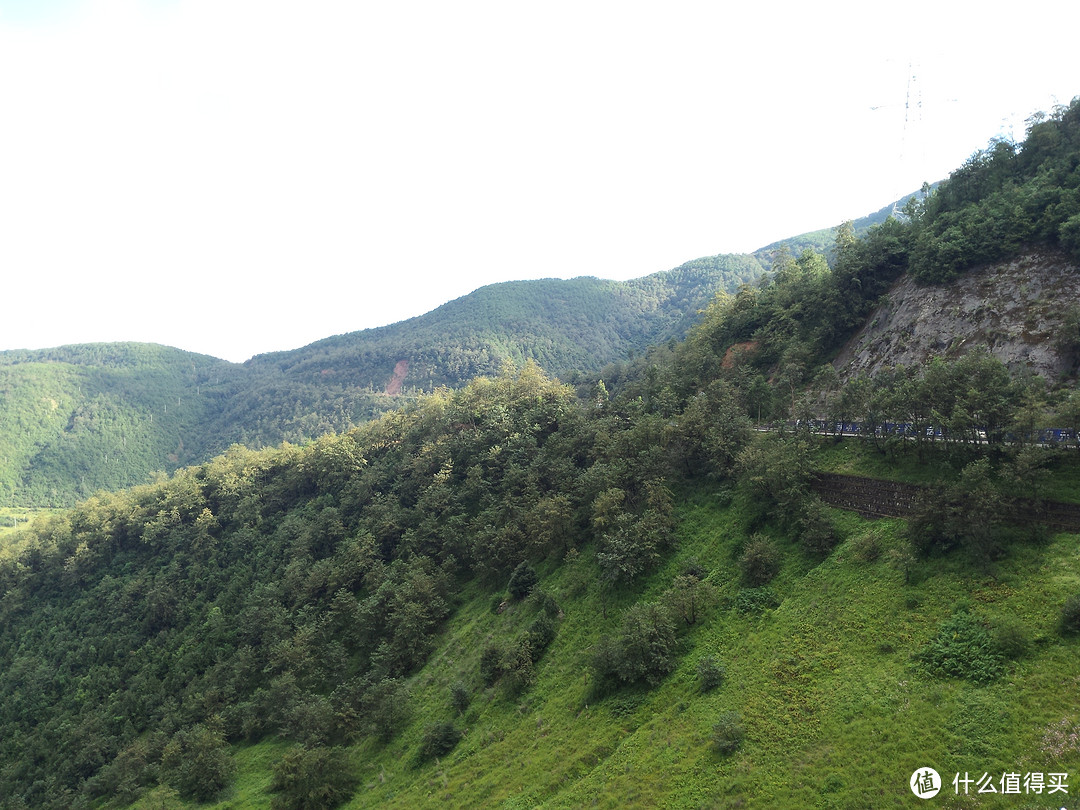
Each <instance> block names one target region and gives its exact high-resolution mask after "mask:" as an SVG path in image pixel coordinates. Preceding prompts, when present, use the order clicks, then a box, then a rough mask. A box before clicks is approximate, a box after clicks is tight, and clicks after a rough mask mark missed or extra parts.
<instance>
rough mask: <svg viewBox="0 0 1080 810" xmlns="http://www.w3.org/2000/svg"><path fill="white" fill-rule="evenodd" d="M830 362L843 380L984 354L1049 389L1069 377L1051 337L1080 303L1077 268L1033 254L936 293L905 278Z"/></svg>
mask: <svg viewBox="0 0 1080 810" xmlns="http://www.w3.org/2000/svg"><path fill="white" fill-rule="evenodd" d="M886 299H887V300H886V302H885V303H884V304H883V305H882V306H880V307H878V309H877V310H875V312H874V314H873V315H871V316H870V318H869V319H868V320H867V323H866V325H865V326H864V327H863V328H862V329H861V330H859V332H858V333H857V334H856V335H855V336H854V337H853V338H852V339H851V340H850V341H849V342H848V344H847V345H846V346H845V347H844V348H843V349H842V350H841V352H840V354H839V355H837V357H836V360H834V361H833V364H834V366H835V367H836V369H837V371H838V372H840V376H841V377H842V378H843V379H845V380H846V379H849V378H851V377H854V376H857V375H859V374H870V375H872V374H876V373H877V372H879V371H881V370H883V369H887V368H890V367H893V366H912V365H921V364H923V363H925V362H926V361H928V360H929V359H931V358H932V357H948V358H951V357H958V356H959V355H961V354H964V353H965V352H968V351H970V350H971V349H972V348H975V347H977V346H981V347H985V348H986V349H987V350H988V351H990V353H991V354H993V355H994V356H995V357H997V358H998V359H999V360H1001V361H1002V362H1003V363H1005V364H1006V365H1007V366H1008V367H1009V368H1010V370H1012V371H1013V372H1014V373H1015V372H1017V371H1021V370H1023V369H1024V368H1027V369H1028V370H1029V371H1030V372H1031V373H1033V374H1039V375H1042V376H1043V377H1044V378H1046V380H1047V381H1048V382H1053V381H1055V380H1057V379H1059V378H1060V377H1061V376H1062V375H1065V374H1067V373H1070V371H1071V364H1072V361H1071V359H1070V358H1069V357H1068V356H1066V355H1065V354H1063V352H1062V351H1061V350H1060V349H1059V348H1058V347H1057V346H1056V345H1055V340H1054V337H1055V335H1056V334H1057V332H1058V330H1059V328H1060V327H1061V324H1062V321H1063V319H1064V315H1065V312H1066V310H1067V309H1068V307H1069V306H1070V305H1072V304H1077V303H1080V268H1078V267H1077V266H1076V264H1075V263H1072V262H1070V260H1069V259H1068V258H1067V257H1066V256H1064V255H1063V254H1061V253H1056V252H1048V251H1032V252H1029V253H1026V254H1024V255H1023V256H1021V257H1019V258H1017V259H1014V260H1013V261H1010V262H1007V263H1002V264H995V265H991V266H988V267H984V268H982V269H979V270H973V271H971V272H970V273H967V274H965V275H964V276H962V277H960V278H958V279H956V280H954V281H952V282H950V283H948V284H943V285H940V286H927V287H923V286H919V285H918V284H916V283H915V282H914V281H913V280H912V279H911V278H909V277H907V276H905V277H904V278H902V279H901V280H900V281H898V282H897V283H896V284H895V285H893V287H892V289H891V290H890V291H889V293H888V295H887V296H886Z"/></svg>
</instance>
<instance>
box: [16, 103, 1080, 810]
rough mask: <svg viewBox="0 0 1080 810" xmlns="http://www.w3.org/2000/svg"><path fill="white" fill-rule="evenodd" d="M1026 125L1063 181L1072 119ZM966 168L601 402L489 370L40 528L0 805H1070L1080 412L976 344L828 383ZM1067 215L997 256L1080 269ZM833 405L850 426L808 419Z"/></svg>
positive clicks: (27, 534) (652, 362) (1077, 754)
mask: <svg viewBox="0 0 1080 810" xmlns="http://www.w3.org/2000/svg"><path fill="white" fill-rule="evenodd" d="M1032 139H1035V142H1036V144H1042V143H1044V142H1050V141H1052V142H1053V143H1054V144H1056V146H1055V148H1054V149H1047V150H1044V151H1043V152H1042V153H1041V154H1043V157H1044V160H1045V162H1046V163H1047V164H1048V165H1049V166H1060V165H1068V163H1069V160H1070V158H1069V155H1072V156H1073V158H1072V160H1073V164H1072V165H1073V166H1076V165H1077V164H1078V162H1080V161H1077V160H1076V158H1077V157H1078V156H1080V102H1077V103H1074V104H1073V105H1072V106H1071V107H1069V108H1064V109H1061V110H1057V111H1055V112H1054V114H1053V115H1052V116H1050V117H1048V118H1047V119H1046V120H1044V121H1040V122H1036V123H1035V124H1034V125H1033V127H1032V131H1031V133H1030V134H1029V141H1031V140H1032ZM992 149H994V150H997V149H998V146H996V145H995V146H993V147H992ZM1034 149H1036V146H1035V145H1029V142H1025V144H1023V145H1021V146H1020V147H1019V148H1017V149H1014V150H1013V153H1014V156H1015V157H1016V160H1018V161H1021V162H1023V161H1027V160H1028V159H1027V158H1023V157H1022V156H1023V155H1024V154H1025V152H1028V153H1029V154H1032V153H1033V152H1032V150H1034ZM970 163H971V165H979V166H982V165H984V163H985V165H995V164H991V163H987V162H985V161H983V159H982V158H979V157H978V156H977V157H976V158H973V160H972V161H971V162H970ZM1025 165H1026V164H1025ZM1024 171H1031V172H1034V173H1033V174H1032V176H1033V177H1041V176H1042V174H1041V172H1042V171H1044V170H1042V169H1040V168H1039V167H1038V166H1036V167H1034V168H1032V167H1031V166H1026V168H1025V169H1024ZM1046 171H1049V169H1048V170H1046ZM1023 176H1024V175H1023V173H1020V174H1017V175H1015V176H1014V180H1013V181H1012V183H1011V184H1010V183H1008V182H1006V183H1004V184H1003V185H1001V186H1000V187H999V186H995V185H994V184H993V183H989V182H988V183H987V184H985V185H984V186H983V188H984V191H985V193H986V194H987V195H990V196H991V197H992V196H993V195H994V194H997V193H998V192H1001V193H1002V194H1006V193H1012V192H1011V191H1008V192H1006V189H1012V188H1014V187H1020V186H1023V185H1024V184H1025V183H1026V182H1027V181H1024V180H1023V179H1022V178H1023ZM1070 176H1071V175H1069V174H1068V173H1066V174H1065V175H1063V178H1064V179H1063V183H1065V185H1063V186H1062V189H1064V190H1063V191H1062V192H1061V194H1059V195H1058V196H1057V198H1056V199H1058V200H1059V201H1060V200H1065V199H1066V198H1067V197H1068V195H1067V193H1066V192H1067V191H1068V189H1069V188H1070V187H1069V186H1068V185H1067V182H1066V181H1068V179H1069V177H1070ZM958 177H959V178H960V180H958V181H957V182H961V183H967V182H968V181H969V179H970V178H969V174H968V170H967V168H965V169H963V170H962V171H961V172H960V173H959V174H958ZM952 182H953V178H950V180H949V181H946V182H945V183H944V184H942V186H941V187H940V188H939V189H938V190H936V191H934V192H933V193H932V194H931V195H930V196H929V197H927V198H926V200H925V201H924V202H922V203H913V204H912V205H910V206H909V208H908V215H907V217H906V218H905V219H904V220H902V221H901V220H896V219H890V220H887V221H886V222H885V223H883V224H882V225H880V226H878V227H876V228H872V229H870V231H869V232H868V233H867V235H866V236H865V237H864V238H861V239H860V238H858V237H857V235H856V234H855V233H854V229H853V228H851V227H841V228H839V229H837V232H836V234H835V237H836V246H835V249H836V261H835V264H834V265H832V266H830V264H829V263H828V262H827V261H826V260H825V259H824V258H823V257H822V256H821V255H820V254H815V253H813V252H811V251H804V252H803V253H801V254H800V255H799V256H797V257H791V256H789V257H786V258H785V257H783V256H781V257H780V259H779V260H778V262H777V263H776V265H774V273H773V275H772V276H771V277H770V278H769V279H768V280H767V281H766V282H765V283H764V284H762V285H761V286H746V287H743V288H741V289H740V290H739V291H738V292H737V293H736V294H734V295H727V294H721V295H719V296H718V297H717V298H716V300H715V301H714V302H713V303H712V304H711V305H710V306H709V307H708V309H707V310H706V312H705V313H704V316H703V317H702V319H701V320H700V321H699V322H698V323H697V324H696V325H695V326H694V327H693V328H692V329H691V330H690V333H689V334H688V336H687V338H686V339H685V340H684V341H683V342H681V343H671V342H669V343H665V344H663V345H661V346H657V347H655V348H653V349H651V350H649V351H647V352H645V353H643V354H641V355H639V356H638V357H637V358H636V359H635V360H634V361H633V362H632V363H629V364H627V365H625V366H624V367H623V368H622V369H621V371H620V374H619V377H618V379H617V381H616V380H611V385H610V386H609V385H608V384H607V382H605V380H606V379H607V378H606V377H605V378H603V379H601V378H599V377H592V378H588V377H585V376H583V377H582V378H581V379H579V380H576V388H574V387H571V386H569V385H565V384H563V383H560V382H558V381H556V380H554V379H552V378H551V377H549V376H548V375H547V374H545V373H544V372H543V371H542V370H541V369H540V367H539V366H537V365H536V364H534V363H529V362H527V363H524V364H521V365H519V366H517V367H513V368H512V367H509V366H507V367H504V368H503V369H502V370H501V371H500V373H499V374H498V375H495V376H488V377H481V378H477V379H475V380H473V381H471V382H469V383H468V384H466V385H465V386H463V387H462V388H460V389H458V390H453V391H451V390H447V389H443V390H439V391H436V392H435V393H433V394H430V395H426V396H422V397H418V398H417V399H416V400H415V401H413V402H411V403H410V404H409V405H408V407H405V408H403V409H400V410H396V411H392V412H389V413H386V414H384V415H382V416H381V417H379V418H378V419H376V420H374V421H372V422H370V423H368V424H365V425H362V426H359V427H357V428H353V429H351V430H349V431H347V432H344V433H341V434H338V435H328V436H325V437H323V438H320V439H319V440H317V441H315V442H312V443H310V444H309V445H307V446H304V447H296V446H289V445H285V446H281V447H278V448H276V449H270V450H263V451H253V450H245V449H243V448H240V447H233V448H231V449H229V450H228V451H227V452H225V453H224V454H223V455H221V456H219V457H217V458H215V459H213V460H211V461H209V462H206V463H203V464H200V465H197V466H193V467H188V468H185V469H182V470H178V471H177V472H176V474H174V475H173V476H172V477H171V478H169V479H167V480H160V481H157V482H155V483H152V484H148V485H145V486H142V487H137V488H134V489H130V490H127V491H124V492H119V493H112V494H100V495H97V496H95V497H93V498H91V499H89V500H87V501H85V502H83V503H82V504H80V505H79V506H77V507H76V508H75V509H73V510H71V511H68V512H63V513H60V514H57V515H54V516H52V517H51V518H47V519H44V520H40V521H38V522H35V523H34V524H33V525H32V526H31V527H30V528H28V529H24V530H22V533H21V534H20V535H18V538H19V539H18V542H19V543H20V544H21V546H22V549H23V550H22V551H21V552H20V553H19V554H18V555H17V556H16V557H15V558H13V559H9V560H5V561H0V807H3V808H19V810H23V808H31V807H32V808H46V809H48V808H71V807H74V808H87V807H104V806H109V807H125V806H130V807H146V808H149V807H154V808H162V807H166V808H167V807H194V806H198V805H199V804H200V803H203V804H209V805H211V806H217V807H221V808H225V807H232V808H240V807H273V808H333V807H338V806H351V807H380V808H382V807H402V808H413V807H446V806H450V807H536V806H544V807H581V806H589V805H593V806H599V807H620V808H621V807H655V806H671V807H722V808H736V807H755V808H756V807H836V808H856V807H859V808H861V807H866V806H873V807H892V806H909V805H910V804H911V802H912V801H917V800H915V799H914V797H913V796H912V792H911V789H910V788H909V779H910V778H911V776H912V774H913V773H914V772H915V771H916V769H923V768H928V767H933V768H936V769H937V770H938V771H939V772H940V773H941V774H942V776H944V781H945V784H944V786H943V787H944V789H943V791H942V795H941V796H940V797H939V798H938V799H937V801H939V802H941V806H945V807H956V808H960V807H969V806H971V803H972V802H973V801H974V800H975V799H976V798H978V799H979V802H978V806H980V807H1010V808H1016V807H1023V808H1037V807H1045V806H1048V801H1049V802H1051V803H1053V804H1057V805H1058V806H1061V805H1060V804H1058V802H1059V800H1064V799H1065V796H1063V795H1062V794H1061V793H1060V792H1057V793H1056V795H1054V794H1051V792H1050V791H1051V790H1052V788H1053V787H1054V786H1055V785H1056V786H1057V787H1058V788H1062V786H1063V783H1069V780H1070V779H1071V780H1072V782H1071V783H1069V787H1068V788H1067V790H1068V791H1069V793H1068V794H1065V795H1067V796H1070V797H1071V796H1072V795H1073V794H1074V793H1075V791H1076V790H1077V789H1078V788H1077V785H1076V784H1074V783H1075V782H1076V779H1077V776H1076V775H1077V773H1078V771H1080V736H1078V735H1080V689H1078V686H1080V680H1078V675H1080V672H1078V670H1077V667H1076V661H1077V657H1078V656H1077V651H1078V647H1077V645H1078V643H1080V638H1078V636H1080V554H1078V552H1077V548H1078V546H1077V542H1078V539H1077V537H1076V536H1075V535H1066V534H1054V533H1053V532H1051V531H1050V530H1049V529H1047V528H1046V527H1045V526H1044V525H1042V524H1041V521H1040V519H1039V515H1040V513H1039V510H1038V505H1039V503H1040V501H1044V500H1045V499H1046V498H1048V497H1051V496H1055V497H1056V495H1055V493H1059V492H1061V491H1062V489H1065V490H1068V491H1069V492H1074V491H1075V489H1076V481H1077V474H1078V471H1080V459H1078V458H1077V448H1076V441H1077V434H1076V433H1075V432H1074V433H1072V434H1071V436H1070V437H1067V438H1066V439H1065V440H1063V441H1062V442H1060V443H1059V444H1057V445H1055V446H1053V447H1043V446H1040V445H1038V444H1037V443H1036V438H1037V431H1036V428H1038V427H1040V426H1042V425H1045V424H1048V423H1055V422H1058V420H1066V419H1069V418H1072V416H1071V415H1073V414H1077V413H1080V408H1077V404H1078V402H1080V400H1078V398H1077V397H1075V395H1074V392H1073V389H1072V387H1071V384H1070V381H1069V380H1068V379H1058V380H1055V381H1052V383H1053V385H1051V384H1049V383H1048V381H1045V380H1042V379H1041V378H1038V377H1033V376H1031V375H1028V374H1024V373H1017V374H1012V375H1011V374H1010V372H1009V369H1008V368H1007V367H1006V366H1005V365H1004V364H1003V363H1002V362H1001V361H1000V360H998V359H996V358H995V357H993V356H992V355H991V354H989V353H988V352H986V351H978V350H976V351H971V352H968V353H967V354H962V355H959V356H957V357H955V358H940V359H936V360H934V361H933V362H931V363H929V364H926V365H925V366H919V367H910V368H897V369H892V370H889V372H888V373H881V374H878V375H876V376H875V377H873V378H870V377H855V378H852V379H849V380H846V381H842V380H841V379H840V378H839V376H838V375H837V373H836V370H835V368H834V367H833V366H832V364H831V362H830V361H831V360H832V359H833V356H834V354H835V352H836V351H837V350H838V349H839V347H841V346H843V345H844V344H845V342H846V341H848V340H849V339H850V338H851V336H852V334H854V332H855V330H856V329H857V328H858V327H859V326H861V325H862V323H863V321H864V320H865V317H866V315H867V313H869V312H871V311H873V309H874V307H875V305H876V303H877V299H878V297H879V296H880V295H881V294H882V293H883V292H884V291H885V290H887V289H888V288H889V286H890V285H891V284H892V283H893V282H894V281H895V280H896V279H898V278H900V277H901V276H902V275H903V274H904V273H905V272H907V271H909V269H910V268H911V267H912V263H913V262H914V261H915V256H916V255H917V253H918V251H920V250H922V249H923V248H922V247H920V245H925V244H930V243H931V242H933V241H934V240H939V241H941V240H943V239H944V236H943V235H944V233H945V231H941V233H940V234H939V233H938V230H937V222H938V218H939V217H941V216H946V215H948V216H949V217H952V220H953V221H954V222H964V221H966V219H965V218H967V217H973V218H975V219H974V220H973V221H979V220H978V218H979V217H981V216H983V214H982V213H980V212H983V211H989V210H991V209H993V206H990V207H989V208H987V206H986V205H984V202H985V200H986V199H987V197H980V196H976V197H974V198H971V199H969V200H968V202H967V203H965V204H964V205H962V206H958V207H953V208H950V207H948V206H943V205H942V204H941V203H939V202H935V199H936V197H937V195H939V194H940V195H945V197H946V199H953V197H950V196H949V195H954V196H955V192H954V191H952V190H950V184H951V183H952ZM1012 210H1013V211H1014V213H1015V215H1016V216H1017V217H1020V218H1023V217H1024V216H1026V214H1024V209H1023V207H1022V206H1021V207H1014V208H1013V209H1012ZM1055 216H1057V217H1058V218H1059V219H1060V223H1061V224H1060V225H1059V226H1058V228H1057V230H1056V231H1055V230H1053V229H1052V228H1049V227H1047V228H1044V229H1043V230H1041V231H1039V234H1037V235H1035V236H1033V237H1032V239H1034V240H1035V241H1034V242H1027V243H1025V244H1017V245H1015V246H1014V245H1012V243H1011V242H1008V241H1007V240H1006V241H1002V242H1001V243H1000V244H999V245H998V246H997V248H996V250H997V254H996V255H995V257H994V258H995V259H996V258H1004V257H1006V256H1008V255H1012V254H1011V253H1010V252H1011V251H1014V250H1015V251H1023V250H1029V249H1031V247H1032V246H1033V245H1034V246H1036V247H1039V248H1041V249H1047V250H1058V251H1063V252H1065V253H1066V254H1069V252H1070V251H1071V250H1072V247H1071V246H1070V244H1069V241H1068V228H1066V227H1065V226H1066V225H1067V223H1068V222H1069V221H1071V218H1072V216H1073V214H1070V213H1069V210H1068V208H1067V207H1064V208H1062V209H1061V210H1060V211H1058V213H1057V214H1055ZM1003 221H1004V220H1003ZM1040 221H1041V220H1040ZM1006 224H1007V223H1006ZM946 230H947V229H946ZM1006 230H1007V229H1006ZM928 234H929V235H928ZM1036 237H1037V238H1036ZM949 238H951V237H949ZM984 247H985V246H984ZM961 264H963V263H961ZM960 266H961V265H957V267H960ZM958 272H959V271H958ZM973 348H977V347H973ZM823 415H824V416H827V417H828V421H830V422H832V421H833V420H834V418H840V417H841V416H843V418H844V419H845V420H847V419H848V418H850V419H857V420H859V421H860V422H861V423H862V424H863V425H865V426H867V427H868V430H867V437H866V439H865V441H861V442H860V443H858V444H854V445H853V444H851V443H850V440H843V441H847V442H848V443H847V444H841V443H839V441H840V440H834V439H833V438H832V437H830V436H828V435H824V436H823V435H814V434H810V433H809V432H808V430H807V425H808V417H810V416H815V417H817V416H823ZM887 421H903V422H906V423H908V424H910V425H912V426H913V427H914V430H913V432H912V433H911V434H909V436H908V437H902V436H899V435H897V434H890V433H889V432H887V431H885V430H882V431H880V432H879V431H877V430H876V429H875V428H876V427H878V426H882V427H884V425H885V423H886V422H887ZM770 422H771V423H772V424H774V425H775V429H774V430H772V431H760V430H755V429H754V426H755V425H765V424H768V423H770ZM934 437H936V438H934ZM817 468H829V469H833V470H837V469H844V468H847V469H856V470H858V471H860V472H863V473H864V474H865V473H866V472H867V471H868V470H872V471H873V472H874V473H875V474H877V475H882V476H888V475H890V474H894V473H895V474H896V475H897V476H898V477H901V476H902V477H910V476H917V477H918V482H919V483H924V484H929V485H930V486H928V487H927V489H926V493H925V495H924V497H923V498H922V499H921V501H920V503H919V504H918V505H917V508H916V509H915V511H914V512H913V513H912V514H911V516H910V517H909V518H908V519H907V520H888V521H878V522H871V521H866V520H863V519H861V518H858V517H857V516H855V515H854V514H853V513H845V512H840V511H837V510H833V509H830V508H829V507H827V506H826V505H825V504H824V503H823V502H822V501H821V500H820V499H819V498H818V497H817V496H816V495H815V494H814V489H813V486H812V483H813V476H814V471H815V469H817ZM1017 497H1023V498H1024V499H1025V503H1024V505H1023V509H1020V503H1019V502H1018V501H1017V500H1016V499H1017ZM954 773H955V774H957V775H958V777H960V776H964V775H967V774H970V778H971V781H970V783H967V784H968V785H969V786H968V787H967V788H966V789H967V791H968V793H969V794H972V795H968V796H964V795H956V794H955V791H954V788H953V785H952V784H951V781H952V777H953V774H954ZM1014 775H1015V776H1014ZM988 783H989V784H992V785H993V786H994V787H995V788H997V793H996V794H995V795H990V794H988V793H985V792H984V793H983V794H982V795H978V796H975V795H973V794H976V791H977V790H978V789H979V787H980V786H981V787H983V788H985V786H986V784H988ZM1014 783H1015V785H1016V786H1017V791H1016V793H1017V794H1019V795H1006V792H1007V788H1009V787H1011V786H1012V785H1013V784H1014ZM1035 786H1040V792H1035V791H1034V790H1033V788H1034V787H1035ZM960 787H961V790H963V789H964V788H963V785H961V786H960ZM1062 789H1064V788H1062ZM1070 800H1071V799H1070Z"/></svg>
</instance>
